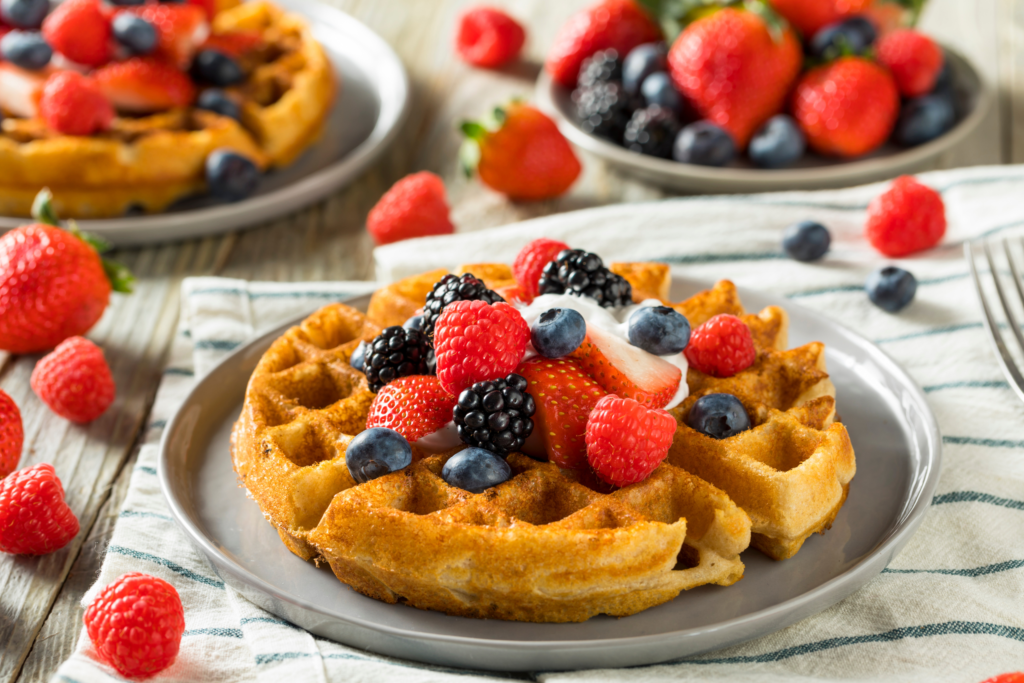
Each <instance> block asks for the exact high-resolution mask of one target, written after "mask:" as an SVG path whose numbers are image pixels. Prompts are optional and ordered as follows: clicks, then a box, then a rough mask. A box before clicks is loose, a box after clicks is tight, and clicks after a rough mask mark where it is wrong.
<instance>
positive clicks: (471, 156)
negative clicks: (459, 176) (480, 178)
mask: <svg viewBox="0 0 1024 683" xmlns="http://www.w3.org/2000/svg"><path fill="white" fill-rule="evenodd" d="M479 163H480V143H479V142H477V141H476V140H475V139H473V138H469V139H466V140H464V141H463V142H462V146H461V147H460V148H459V166H461V167H462V172H463V173H465V174H466V177H467V178H472V177H473V174H474V173H476V167H477V164H479Z"/></svg>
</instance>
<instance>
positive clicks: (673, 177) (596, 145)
mask: <svg viewBox="0 0 1024 683" xmlns="http://www.w3.org/2000/svg"><path fill="white" fill-rule="evenodd" d="M945 52H946V58H947V59H948V60H949V63H950V67H951V68H952V69H953V79H954V84H955V93H956V98H955V101H956V109H957V117H958V121H959V122H958V123H957V125H956V126H955V127H954V128H953V129H952V130H950V131H949V132H948V133H946V134H945V135H943V136H941V137H939V138H937V139H935V140H932V141H931V142H928V143H925V144H923V145H918V146H917V147H911V148H909V149H906V148H903V147H899V146H897V145H895V144H892V143H886V144H885V145H883V146H882V147H881V148H879V149H877V150H875V151H874V152H872V153H871V154H868V155H867V156H865V157H862V158H859V159H855V160H853V161H847V160H842V159H835V158H828V157H822V156H818V155H817V154H813V153H808V154H807V155H806V156H804V157H803V158H802V159H801V160H800V161H798V162H797V163H796V165H795V166H793V167H792V168H786V169H778V170H768V169H759V168H755V167H754V166H752V165H751V164H750V163H749V162H748V161H747V160H746V159H745V158H742V159H740V160H737V161H736V162H734V163H733V164H732V165H730V166H728V167H726V168H712V167H710V166H697V165H695V164H682V163H679V162H677V161H671V160H668V159H659V158H657V157H652V156H646V155H643V154H638V153H637V152H630V151H629V150H627V149H626V148H624V147H620V146H619V145H616V144H613V143H611V142H609V141H607V140H603V139H601V138H599V137H596V136H593V135H590V134H589V133H584V132H583V130H582V129H581V128H580V127H579V126H578V125H577V123H576V118H575V115H574V113H573V105H572V100H571V99H570V97H569V91H568V90H567V89H566V88H563V87H562V86H560V85H558V84H556V83H555V82H554V81H552V80H551V79H550V78H549V77H548V75H547V72H542V73H541V76H540V78H539V79H538V80H537V88H536V98H537V103H538V105H539V106H540V107H541V108H542V109H543V110H544V111H546V112H548V113H549V114H551V115H552V116H553V117H554V118H555V121H557V122H558V127H559V129H560V130H561V131H562V133H564V134H565V136H566V137H567V138H569V140H571V141H572V142H573V144H575V145H577V146H578V147H581V148H582V149H585V150H586V151H588V152H591V153H593V154H595V155H597V156H598V157H600V158H602V159H604V160H605V161H607V162H608V163H610V164H612V165H613V166H615V167H617V168H619V169H621V170H622V171H624V172H626V173H629V174H630V175H634V176H637V177H640V178H643V179H644V180H648V181H650V182H653V183H655V184H657V185H661V186H663V187H666V188H670V189H674V190H682V191H684V192H698V193H725V192H772V191H776V190H816V189H823V188H829V187H849V186H852V185H862V184H864V183H870V182H874V181H876V180H884V179H886V178H892V177H895V176H897V175H901V174H904V173H914V172H916V171H923V170H927V169H930V168H932V167H933V166H934V163H935V161H936V159H937V157H938V156H939V155H940V154H942V153H943V152H945V151H946V150H948V149H949V148H950V147H952V146H953V145H955V144H957V143H958V142H960V141H961V140H963V139H964V138H965V137H966V136H967V135H968V134H969V133H970V132H971V131H973V130H974V129H975V128H977V127H978V124H980V123H981V121H982V119H983V118H984V117H985V113H986V112H987V111H988V108H989V107H990V106H991V102H992V92H991V89H990V88H989V86H988V84H987V83H985V81H984V80H982V78H981V76H980V75H979V74H978V72H977V71H975V69H974V67H973V66H971V64H970V63H969V62H968V61H967V60H966V59H964V58H963V57H961V56H960V55H959V54H957V53H956V52H955V51H953V50H951V49H949V48H945Z"/></svg>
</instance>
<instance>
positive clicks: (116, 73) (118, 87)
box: [93, 57, 196, 114]
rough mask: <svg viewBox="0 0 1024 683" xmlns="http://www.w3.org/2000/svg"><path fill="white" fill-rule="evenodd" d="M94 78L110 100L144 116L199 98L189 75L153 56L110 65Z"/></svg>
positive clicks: (118, 105)
mask: <svg viewBox="0 0 1024 683" xmlns="http://www.w3.org/2000/svg"><path fill="white" fill-rule="evenodd" d="M93 79H94V80H95V81H96V84H97V85H98V86H99V89H100V90H101V91H102V92H103V94H104V95H105V96H106V97H107V99H109V100H110V102H111V103H112V104H113V105H114V106H115V107H116V108H117V109H118V110H119V111H124V112H131V113H137V114H144V113H150V112H155V111H162V110H165V109H171V108H172V107H184V106H187V105H189V104H191V103H192V100H194V99H195V96H196V87H195V85H193V83H192V80H191V79H190V78H189V77H188V76H186V75H185V74H184V73H182V72H181V71H178V70H177V69H176V68H174V67H173V66H172V65H170V64H168V63H166V62H163V61H160V60H158V59H154V58H152V57H132V58H131V59H128V60H125V61H123V62H114V63H112V64H108V65H106V66H104V67H102V68H100V69H97V70H96V71H95V72H94V73H93Z"/></svg>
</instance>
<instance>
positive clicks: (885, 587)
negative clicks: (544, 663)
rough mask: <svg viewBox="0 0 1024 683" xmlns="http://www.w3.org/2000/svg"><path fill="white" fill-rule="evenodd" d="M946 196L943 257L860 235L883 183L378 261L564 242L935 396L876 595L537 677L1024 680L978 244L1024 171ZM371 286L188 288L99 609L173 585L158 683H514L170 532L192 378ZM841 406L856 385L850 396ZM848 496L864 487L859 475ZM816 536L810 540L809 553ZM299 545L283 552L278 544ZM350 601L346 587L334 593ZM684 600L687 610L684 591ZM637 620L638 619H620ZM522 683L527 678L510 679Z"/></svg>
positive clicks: (615, 212) (958, 182) (646, 215)
mask: <svg viewBox="0 0 1024 683" xmlns="http://www.w3.org/2000/svg"><path fill="white" fill-rule="evenodd" d="M919 178H920V179H921V180H922V181H923V182H925V183H927V184H929V185H931V186H932V187H935V188H936V189H939V190H940V191H941V192H942V194H943V198H944V200H945V203H946V208H947V217H948V219H949V230H948V233H947V236H946V239H945V241H944V243H943V245H941V246H940V247H939V248H937V249H934V250H932V251H929V252H927V253H925V254H922V255H920V256H918V257H915V258H910V259H903V260H898V261H887V260H884V259H882V258H881V257H880V256H878V255H877V254H876V253H875V252H873V251H872V250H871V249H870V248H869V247H868V246H867V245H866V244H865V243H864V242H863V239H862V238H861V236H860V235H861V228H862V225H863V222H864V212H865V209H866V207H867V205H868V203H869V202H870V200H871V199H872V198H873V197H875V196H876V195H877V194H878V193H879V192H881V191H882V190H883V189H884V185H881V184H875V185H870V186H865V187H859V188H852V189H847V190H837V191H823V192H806V193H780V194H769V195H745V196H731V197H704V198H688V199H675V200H667V201H664V202H659V203H656V204H641V205H620V206H613V207H605V208H602V209H593V210H587V211H581V212H575V213H570V214H563V215H557V216H549V217H545V218H542V219H537V220H533V221H527V222H524V223H520V224H517V225H513V226H506V227H503V228H495V229H491V230H484V231H480V232H475V233H468V234H462V235H454V236H450V237H447V236H446V237H438V238H430V239H419V240H412V241H408V242H401V243H396V244H393V245H388V246H386V247H381V248H378V249H377V250H376V252H375V257H376V260H377V272H378V275H379V277H380V278H381V280H382V281H388V280H392V279H397V278H400V277H403V276H405V275H409V274H413V273H417V272H422V271H424V270H428V269H431V268H436V267H450V266H454V265H457V264H459V263H473V262H487V261H505V262H510V261H511V260H512V258H513V257H514V256H515V254H516V252H517V251H518V250H519V248H521V246H522V245H523V244H525V243H526V242H527V241H529V240H530V239H533V238H535V237H540V236H545V237H554V238H558V239H562V240H564V241H566V242H568V243H570V244H572V245H573V246H575V247H581V248H585V249H588V250H591V251H595V252H597V253H599V254H601V255H602V256H604V257H605V258H606V260H609V261H610V260H660V261H665V262H669V263H672V264H674V266H675V267H676V269H677V270H678V272H679V273H680V274H684V275H686V276H688V277H693V278H701V279H706V280H708V281H711V280H715V279H721V278H727V279H731V280H733V281H734V282H736V283H737V284H738V285H740V286H741V287H744V286H745V287H749V288H757V289H759V290H764V291H767V292H771V293H774V294H778V295H782V296H786V297H788V298H789V299H790V300H791V301H792V305H803V306H806V307H809V308H811V309H813V310H815V311H817V312H819V313H820V314H821V315H822V316H826V317H829V318H831V319H833V320H836V321H838V322H840V323H842V324H844V325H846V326H848V327H851V328H853V329H855V330H857V331H859V332H860V333H861V334H864V335H866V336H867V337H869V338H870V339H872V340H873V341H874V342H875V343H876V344H878V345H879V346H880V347H881V348H882V349H884V350H885V351H886V352H888V353H889V354H890V355H892V356H893V357H894V358H895V359H896V360H897V361H898V362H899V363H900V364H902V365H903V366H904V367H905V368H906V369H907V370H908V371H909V372H910V373H911V375H912V376H913V377H914V378H915V380H916V381H917V382H918V383H919V384H921V386H922V387H923V388H924V390H925V392H926V394H927V395H928V399H929V402H930V405H931V407H932V409H933V410H934V411H935V414H936V416H937V418H938V420H939V424H940V427H941V429H942V433H943V444H944V453H943V470H942V475H941V478H940V482H939V487H938V490H937V492H936V495H935V497H934V499H933V500H932V505H931V508H930V510H929V512H928V515H927V517H926V518H925V520H924V523H923V524H922V526H921V528H920V529H919V530H918V532H917V533H916V534H915V536H914V537H913V538H912V539H911V541H910V542H909V544H908V545H907V547H906V548H905V549H904V550H903V551H902V552H901V553H900V554H899V555H898V556H897V557H896V558H894V559H893V560H892V562H891V564H890V566H889V567H888V568H887V569H886V570H885V571H884V572H883V573H882V574H881V575H880V576H879V577H877V578H876V579H875V580H873V581H872V582H870V583H869V584H868V585H867V586H866V587H865V588H863V589H862V590H860V591H858V592H857V593H855V594H854V595H852V596H850V597H849V598H847V599H846V600H844V601H842V602H840V603H839V604H837V605H835V606H833V607H832V608H829V609H828V610H825V611H824V612H822V613H821V614H818V615H815V616H812V617H809V618H807V619H805V620H803V621H801V622H799V623H797V624H795V625H793V626H790V627H788V628H786V629H783V630H781V631H778V632H776V633H773V634H771V635H768V636H765V637H763V638H760V639H757V640H754V641H750V642H748V643H743V644H740V645H737V646H734V647H731V648H728V649H726V650H720V651H718V652H713V653H706V654H704V655H699V656H696V657H691V658H688V659H686V660H682V661H679V662H672V663H667V664H662V665H654V666H646V667H634V668H630V669H616V670H602V671H579V672H561V673H552V672H534V673H532V674H530V675H529V678H532V679H534V680H537V681H543V682H544V683H556V682H560V681H644V682H647V681H661V680H673V681H690V680H694V681H696V680H700V681H769V682H774V681H780V682H781V681H794V680H798V681H808V682H809V681H832V680H838V679H843V680H846V681H892V680H899V681H915V682H916V681H921V682H922V683H923V682H925V681H928V682H929V683H932V682H935V681H943V682H944V681H949V682H954V681H956V682H962V683H979V682H980V681H981V680H983V679H985V678H988V677H990V676H993V675H996V674H999V673H1004V672H1007V671H1015V670H1020V669H1024V419H1022V418H1024V405H1022V404H1021V402H1020V401H1019V400H1018V399H1017V398H1016V397H1015V396H1014V394H1013V392H1012V391H1011V390H1010V388H1009V386H1008V385H1007V383H1006V382H1005V380H1004V379H1003V377H1002V375H1001V374H1000V371H999V368H998V365H997V363H996V360H995V357H994V355H993V353H992V350H991V349H990V347H989V343H988V340H987V339H986V337H985V331H984V329H983V326H982V323H981V314H980V310H979V307H978V305H977V301H976V298H975V294H974V292H973V288H972V286H971V283H970V276H969V274H968V271H967V266H966V264H965V262H964V260H963V258H962V255H961V244H960V243H961V242H962V241H963V240H965V239H968V238H970V237H974V236H978V235H983V234H995V233H1000V232H1012V231H1013V229H1014V228H1017V227H1022V228H1024V204H1021V203H1020V201H1019V198H1020V197H1021V196H1024V167H990V168H975V169H965V170H957V171H944V172H936V173H930V174H922V175H921V176H920V177H919ZM803 219H814V220H818V221H820V222H822V223H824V224H825V225H827V226H828V227H829V228H830V230H831V232H832V236H833V242H832V250H831V252H830V253H829V254H828V255H827V256H826V257H825V259H824V260H823V261H820V262H817V263H812V264H803V263H797V262H794V261H790V260H787V259H785V258H784V257H783V256H781V255H780V252H779V240H780V235H781V231H782V229H783V228H784V227H785V226H786V225H788V224H789V223H792V222H795V221H797V220H803ZM889 262H895V263H898V264H899V265H902V266H903V267H905V268H907V269H908V270H910V271H911V272H913V273H914V274H915V275H916V276H917V278H918V282H919V288H918V292H917V297H916V299H915V301H914V303H913V304H911V305H910V306H909V307H908V308H907V309H905V310H904V311H902V312H901V313H899V314H896V315H892V314H888V313H885V312H883V311H881V310H880V309H878V308H876V307H874V306H873V305H872V304H871V303H870V302H869V301H868V299H867V297H866V296H865V293H864V290H863V283H864V280H865V278H866V276H867V274H868V272H870V270H872V269H874V268H877V267H879V266H881V265H884V264H886V263H889ZM376 286H378V285H375V284H373V283H365V282H340V283H338V282H336V283H293V284H279V283H248V282H244V281H239V280H228V279H224V278H194V279H189V280H187V281H186V282H185V283H184V284H183V298H182V301H183V303H182V315H181V323H180V329H179V334H178V336H177V338H176V339H175V343H174V345H173V348H172V353H171V357H170V360H169V364H168V367H167V369H166V370H165V375H164V379H163V382H162V383H161V386H160V390H159V392H158V394H157V399H156V403H155V405H154V409H153V415H152V420H151V423H150V425H149V427H148V429H147V434H146V438H145V445H144V446H143V447H142V450H141V452H140V454H139V458H138V464H137V465H136V468H135V471H134V472H133V473H132V480H131V486H130V490H129V493H128V497H127V498H126V500H125V503H124V508H123V510H122V512H121V518H120V520H119V521H118V524H117V527H116V528H115V530H114V534H113V537H112V539H111V545H110V548H109V549H108V552H107V556H106V558H105V561H104V564H103V568H102V570H101V573H100V576H99V578H98V580H97V583H96V586H95V587H94V589H93V590H92V591H91V592H90V593H89V594H88V595H86V597H85V600H86V601H89V600H90V599H91V597H92V595H93V594H94V593H95V591H96V590H98V588H99V587H102V586H104V585H106V584H107V583H109V582H110V581H112V580H114V579H115V578H117V577H118V576H120V575H121V574H123V573H126V572H129V571H143V572H147V573H150V574H154V575H156V576H159V577H161V578H163V579H165V580H167V581H170V582H171V583H172V584H174V585H175V587H176V588H177V589H178V591H179V593H180V594H181V596H182V600H183V602H184V604H185V610H186V625H187V629H188V630H187V631H186V634H185V637H184V639H183V641H182V648H181V653H180V654H179V657H178V659H177V661H176V662H175V663H174V664H173V665H172V666H171V667H170V668H169V669H167V670H166V671H165V672H163V673H161V674H160V675H158V676H157V677H156V678H155V679H154V680H156V681H161V682H162V681H248V680H267V681H270V680H273V681H277V680H283V679H292V680H301V681H307V680H309V681H324V682H329V681H343V680H344V681H348V680H353V681H390V680H409V681H449V680H452V681H454V680H459V681H466V680H470V681H471V680H496V679H503V678H508V676H506V675H502V674H493V673H486V672H473V671H453V670H448V669H441V668H438V667H431V666H428V665H424V664H420V663H417V662H411V661H403V660H399V659H393V658H388V657H381V656H378V655H373V654H369V653H366V652H363V651H360V650H356V649H354V648H348V647H345V646H343V645H339V644H336V643H332V642H330V641H327V640H324V639H321V638H319V637H315V636H312V635H311V634H309V633H307V632H305V631H303V630H302V629H299V628H297V627H295V626H293V625H291V624H288V623H286V622H284V621H282V620H280V619H279V618H277V617H275V616H273V615H271V614H269V613H267V612H264V611H263V610H261V609H260V608H258V607H256V606H255V605H253V604H252V603H250V602H248V601H247V600H246V599H245V598H243V597H242V596H240V595H238V594H237V593H235V592H234V591H233V590H231V589H230V588H229V587H226V586H225V585H224V584H223V582H222V581H221V580H220V578H219V577H218V576H217V574H216V572H215V571H214V569H213V567H212V566H211V565H210V564H209V563H208V562H207V561H206V560H205V558H204V557H202V556H201V555H200V554H199V553H197V552H196V551H195V550H194V549H193V548H192V546H191V545H190V544H189V542H188V541H187V539H186V538H185V536H184V534H183V532H181V531H180V530H179V529H178V527H177V525H176V524H175V522H174V521H173V520H172V519H171V517H170V513H169V511H168V509H167V506H166V504H165V502H164V500H163V498H162V496H161V494H160V491H159V486H158V484H157V480H156V476H155V474H156V470H155V466H156V460H157V454H158V442H159V437H160V433H161V430H162V428H163V425H164V424H166V420H167V419H168V418H169V417H170V416H171V415H173V412H174V410H175V409H176V408H177V406H178V405H179V404H180V402H181V401H182V400H183V398H184V396H185V394H186V393H187V392H188V390H189V388H190V387H191V386H192V385H193V383H194V381H195V377H196V376H201V375H202V374H204V373H205V372H207V371H208V370H209V369H210V368H211V367H212V366H213V365H214V364H215V363H216V362H217V361H218V360H219V359H221V358H223V357H224V355H226V354H227V353H230V351H231V350H233V349H234V348H236V347H237V346H239V345H240V344H242V343H244V342H245V340H247V339H250V338H252V337H253V336H255V335H256V334H257V333H259V332H261V331H263V330H266V329H268V328H270V327H273V326H275V325H277V324H280V323H282V322H286V321H287V320H290V319H293V318H295V317H297V316H300V315H302V314H304V313H308V312H311V311H312V310H314V309H316V308H317V307H318V306H320V305H322V304H324V303H327V302H329V301H332V300H337V299H340V298H344V297H346V296H354V295H358V294H363V293H366V292H368V291H370V290H372V289H373V288H374V287H376ZM838 389H839V400H840V402H841V401H842V400H843V398H842V387H839V388H838ZM853 485H854V486H856V485H857V480H856V479H855V480H854V482H853ZM810 542H813V539H812V541H810ZM283 551H284V549H283V548H282V552H283ZM339 590H347V588H345V587H344V586H341V585H339ZM679 599H681V600H685V594H684V595H683V596H681V597H680V598H679ZM623 623H624V624H626V623H627V621H624V622H623ZM515 677H516V678H523V676H515ZM55 680H64V681H78V682H81V683H85V682H92V681H110V680H122V679H121V678H120V677H118V676H117V675H116V674H115V673H114V672H112V670H111V669H110V668H109V667H107V666H105V665H104V664H102V663H100V662H97V661H96V659H95V653H94V652H93V650H92V648H91V646H90V644H89V640H88V636H87V635H84V632H83V636H82V637H80V639H79V644H78V649H77V650H76V652H75V653H74V655H73V656H72V657H71V658H70V659H69V660H68V661H67V662H65V663H64V664H63V665H62V666H61V667H60V669H59V671H58V673H57V674H56V677H55Z"/></svg>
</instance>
